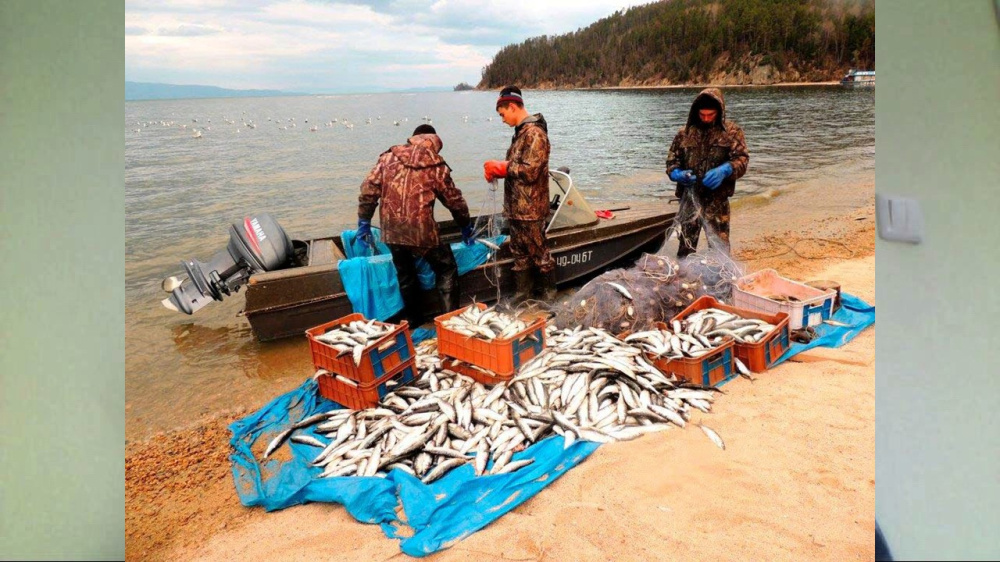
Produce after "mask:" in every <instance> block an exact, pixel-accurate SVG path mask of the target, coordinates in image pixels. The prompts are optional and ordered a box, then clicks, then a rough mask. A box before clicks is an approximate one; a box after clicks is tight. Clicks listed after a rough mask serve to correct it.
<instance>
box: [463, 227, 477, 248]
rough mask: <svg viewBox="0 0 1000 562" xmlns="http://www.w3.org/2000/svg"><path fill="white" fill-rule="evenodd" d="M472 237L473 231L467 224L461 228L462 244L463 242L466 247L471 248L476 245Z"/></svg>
mask: <svg viewBox="0 0 1000 562" xmlns="http://www.w3.org/2000/svg"><path fill="white" fill-rule="evenodd" d="M472 235H473V231H472V225H471V224H467V225H465V226H463V227H462V242H465V245H466V246H471V245H473V244H475V243H476V241H475V240H473V239H472Z"/></svg>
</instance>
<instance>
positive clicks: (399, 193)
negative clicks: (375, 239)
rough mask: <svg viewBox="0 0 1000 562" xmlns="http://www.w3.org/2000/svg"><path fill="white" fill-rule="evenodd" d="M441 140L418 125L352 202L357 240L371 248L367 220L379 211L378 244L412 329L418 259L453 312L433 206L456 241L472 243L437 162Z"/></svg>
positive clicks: (448, 259) (448, 261)
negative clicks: (444, 214) (449, 221)
mask: <svg viewBox="0 0 1000 562" xmlns="http://www.w3.org/2000/svg"><path fill="white" fill-rule="evenodd" d="M442 145H443V144H442V142H441V138H440V137H438V136H437V132H436V131H435V130H434V127H432V126H430V125H420V126H419V127H417V128H416V129H415V130H414V131H413V136H411V137H410V138H409V140H408V141H407V143H406V144H401V145H397V146H394V147H392V148H390V149H389V150H387V151H385V152H383V153H382V155H381V156H379V159H378V163H376V164H375V167H374V168H372V171H371V172H370V173H369V174H368V177H367V178H365V181H364V183H362V184H361V196H360V197H358V231H357V236H358V238H360V239H363V240H365V241H366V242H368V243H369V244H372V238H371V219H372V216H373V215H374V214H375V207H377V206H379V200H381V208H380V210H379V218H380V221H381V225H382V240H383V241H384V242H385V243H386V245H388V246H389V250H390V251H391V252H392V262H393V265H395V266H396V273H397V275H398V277H399V291H400V293H401V295H402V297H403V304H404V315H405V316H406V318H407V320H408V321H409V323H410V326H411V327H412V328H416V327H417V326H420V325H421V324H422V323H423V310H422V308H421V307H420V286H419V284H418V281H417V269H416V259H417V258H418V257H422V258H423V259H425V260H426V261H427V263H428V264H429V265H430V266H431V269H433V270H434V274H435V277H436V280H437V290H438V292H439V293H440V295H441V299H442V301H443V305H444V310H445V311H451V310H455V309H457V308H458V294H459V293H458V266H457V264H456V263H455V256H454V254H452V252H451V246H449V245H448V244H442V243H441V241H440V238H439V236H438V224H437V221H435V220H434V201H435V199H439V200H440V201H441V203H442V204H444V206H445V207H446V208H447V209H448V210H449V211H451V216H452V217H454V219H455V222H456V223H457V224H458V226H460V227H462V240H463V241H464V242H465V243H466V244H472V225H471V221H470V218H469V206H468V204H467V203H466V202H465V197H463V196H462V192H461V191H460V190H459V189H458V188H457V187H455V182H454V181H452V179H451V168H450V167H449V166H448V164H447V163H446V162H445V161H444V158H442V157H441V155H440V154H439V152H440V151H441V147H442Z"/></svg>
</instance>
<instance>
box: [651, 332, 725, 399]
mask: <svg viewBox="0 0 1000 562" xmlns="http://www.w3.org/2000/svg"><path fill="white" fill-rule="evenodd" d="M654 326H655V327H656V329H658V330H670V327H669V326H667V325H666V324H664V323H663V322H657V323H656V324H654ZM726 339H727V340H728V341H725V342H724V343H723V344H722V345H720V346H719V347H716V348H715V349H713V350H712V351H710V352H708V353H706V354H705V355H702V356H701V357H694V358H685V359H667V358H664V357H655V356H654V355H653V354H651V353H648V352H647V353H646V356H647V357H648V358H649V360H650V361H652V362H653V365H655V366H656V368H658V369H659V370H661V371H663V372H664V373H673V374H675V375H677V376H678V377H680V378H684V379H687V380H689V381H691V382H693V383H695V384H700V385H702V386H717V385H719V384H720V383H723V382H725V381H728V380H729V379H731V378H733V377H735V376H736V374H737V373H736V369H734V368H733V351H734V345H733V343H734V342H733V339H732V338H726Z"/></svg>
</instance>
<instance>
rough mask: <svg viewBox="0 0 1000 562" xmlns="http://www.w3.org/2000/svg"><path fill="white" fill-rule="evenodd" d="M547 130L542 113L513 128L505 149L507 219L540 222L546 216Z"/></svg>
mask: <svg viewBox="0 0 1000 562" xmlns="http://www.w3.org/2000/svg"><path fill="white" fill-rule="evenodd" d="M548 131H549V129H548V125H547V124H546V123H545V118H544V117H542V114H541V113H536V114H534V115H532V116H530V117H527V118H525V120H524V121H521V123H520V124H519V125H518V126H517V127H514V137H513V138H512V139H511V141H510V148H508V149H507V177H506V178H505V179H504V182H503V212H504V216H505V217H507V218H508V219H514V220H539V219H544V218H546V217H548V214H549V150H550V147H549V132H548Z"/></svg>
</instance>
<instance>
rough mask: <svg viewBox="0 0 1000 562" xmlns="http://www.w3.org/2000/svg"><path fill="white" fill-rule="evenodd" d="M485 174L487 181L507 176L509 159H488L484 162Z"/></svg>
mask: <svg viewBox="0 0 1000 562" xmlns="http://www.w3.org/2000/svg"><path fill="white" fill-rule="evenodd" d="M483 175H484V176H485V177H486V181H493V180H494V179H498V180H500V179H503V178H505V177H507V161H505V160H487V161H486V162H483Z"/></svg>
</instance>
